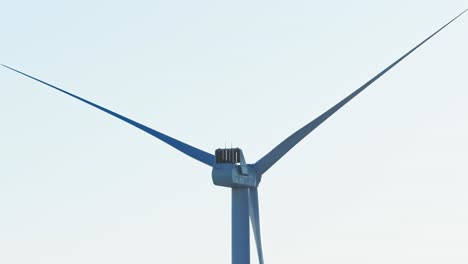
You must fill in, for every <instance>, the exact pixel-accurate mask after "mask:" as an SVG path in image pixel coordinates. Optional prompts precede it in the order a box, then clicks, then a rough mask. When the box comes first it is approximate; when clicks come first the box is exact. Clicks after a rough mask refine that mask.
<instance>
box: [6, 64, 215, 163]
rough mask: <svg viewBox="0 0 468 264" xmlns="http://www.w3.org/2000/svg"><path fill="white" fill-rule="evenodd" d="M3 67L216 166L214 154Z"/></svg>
mask: <svg viewBox="0 0 468 264" xmlns="http://www.w3.org/2000/svg"><path fill="white" fill-rule="evenodd" d="M2 66H4V67H6V68H8V69H10V70H12V71H15V72H17V73H19V74H22V75H24V76H26V77H29V78H31V79H33V80H36V81H38V82H40V83H42V84H45V85H47V86H49V87H52V88H54V89H56V90H58V91H60V92H62V93H64V94H67V95H69V96H71V97H74V98H75V99H78V100H80V101H82V102H84V103H87V104H89V105H91V106H93V107H95V108H97V109H99V110H101V111H103V112H106V113H108V114H110V115H112V116H114V117H116V118H118V119H120V120H122V121H124V122H126V123H128V124H130V125H132V126H134V127H136V128H139V129H141V130H143V131H145V132H146V133H148V134H150V135H152V136H154V137H156V138H158V139H159V140H161V141H163V142H164V143H166V144H168V145H170V146H172V147H173V148H175V149H177V150H179V151H181V152H182V153H184V154H186V155H188V156H190V157H192V158H194V159H196V160H198V161H201V162H203V163H205V164H206V165H208V166H211V167H213V165H214V156H213V155H212V154H210V153H207V152H205V151H203V150H200V149H198V148H195V147H192V146H190V145H188V144H186V143H184V142H182V141H179V140H177V139H175V138H172V137H170V136H168V135H165V134H163V133H161V132H159V131H156V130H154V129H152V128H150V127H147V126H145V125H142V124H140V123H138V122H136V121H134V120H132V119H130V118H127V117H125V116H123V115H120V114H117V113H115V112H113V111H111V110H109V109H106V108H104V107H102V106H100V105H97V104H95V103H93V102H90V101H88V100H86V99H83V98H81V97H79V96H76V95H74V94H72V93H69V92H67V91H65V90H62V89H60V88H58V87H56V86H54V85H52V84H49V83H46V82H44V81H41V80H39V79H37V78H35V77H33V76H31V75H28V74H26V73H23V72H20V71H18V70H15V69H13V68H11V67H9V66H6V65H3V64H2Z"/></svg>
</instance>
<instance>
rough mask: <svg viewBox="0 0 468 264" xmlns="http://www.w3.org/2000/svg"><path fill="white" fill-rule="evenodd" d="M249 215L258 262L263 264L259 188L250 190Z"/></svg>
mask: <svg viewBox="0 0 468 264" xmlns="http://www.w3.org/2000/svg"><path fill="white" fill-rule="evenodd" d="M249 215H250V221H251V223H252V229H253V233H254V236H255V245H256V246H257V253H258V262H259V263H260V264H263V250H262V238H261V236H260V213H259V206H258V190H257V188H256V187H255V188H249Z"/></svg>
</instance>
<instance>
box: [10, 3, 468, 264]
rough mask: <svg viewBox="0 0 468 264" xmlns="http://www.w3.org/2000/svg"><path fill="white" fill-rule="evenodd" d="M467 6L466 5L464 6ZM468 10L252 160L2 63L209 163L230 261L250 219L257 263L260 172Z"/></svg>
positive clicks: (245, 243) (242, 262) (244, 254)
mask: <svg viewBox="0 0 468 264" xmlns="http://www.w3.org/2000/svg"><path fill="white" fill-rule="evenodd" d="M467 10H468V9H467ZM467 10H465V11H463V12H462V13H460V14H459V15H458V16H456V17H455V18H453V19H452V20H450V21H449V22H448V23H447V24H445V25H444V26H442V27H441V28H440V29H438V30H437V31H435V32H434V33H433V34H432V35H430V36H429V37H427V38H426V39H425V40H423V41H422V42H421V43H419V44H418V45H416V46H415V47H414V48H412V49H411V50H409V51H408V52H407V53H405V54H404V55H403V56H401V57H400V58H399V59H397V60H396V61H395V62H393V63H392V64H390V65H389V66H388V67H387V68H385V69H384V70H382V71H381V72H379V73H378V74H377V75H375V76H374V77H372V79H370V80H369V81H367V82H366V83H365V84H363V85H362V86H361V87H359V88H358V89H357V90H355V91H354V92H352V93H351V94H350V95H348V96H347V97H345V98H344V99H343V100H341V101H340V102H338V103H337V104H336V105H334V106H333V107H331V108H330V109H328V110H327V111H325V112H324V113H323V114H321V115H320V116H318V117H317V118H315V119H314V120H312V121H311V122H310V123H308V124H306V125H305V126H304V127H302V128H301V129H299V130H297V131H296V132H294V133H293V134H292V135H290V136H289V137H287V138H286V139H285V140H284V141H283V142H281V143H280V144H279V145H277V146H276V147H274V148H273V149H272V150H271V151H270V152H268V153H267V154H266V155H265V156H263V157H262V158H261V159H260V160H258V161H257V162H255V163H251V164H249V163H247V162H246V161H245V159H244V155H243V153H242V150H241V149H239V148H229V149H226V148H224V149H217V150H216V151H215V154H214V155H213V154H210V153H208V152H205V151H203V150H200V149H198V148H196V147H193V146H191V145H189V144H187V143H184V142H182V141H179V140H177V139H175V138H173V137H170V136H168V135H166V134H163V133H161V132H159V131H157V130H154V129H152V128H150V127H147V126H145V125H143V124H141V123H138V122H136V121H134V120H132V119H130V118H128V117H125V116H123V115H120V114H118V113H116V112H113V111H111V110H109V109H107V108H104V107H102V106H100V105H98V104H95V103H93V102H91V101H88V100H86V99H84V98H82V97H79V96H77V95H74V94H72V93H70V92H67V91H65V90H63V89H61V88H59V87H57V86H54V85H52V84H49V83H47V82H44V81H42V80H40V79H37V78H35V77H33V76H31V75H28V74H26V73H23V72H21V71H19V70H16V69H13V68H11V67H9V66H6V65H3V64H2V66H4V67H6V68H8V69H10V70H12V71H15V72H17V73H19V74H22V75H24V76H26V77H29V78H31V79H33V80H36V81H38V82H40V83H42V84H45V85H47V86H49V87H51V88H54V89H56V90H58V91H60V92H62V93H64V94H67V95H69V96H71V97H74V98H75V99H78V100H80V101H82V102H84V103H86V104H88V105H91V106H93V107H95V108H97V109H99V110H101V111H103V112H106V113H108V114H110V115H112V116H114V117H116V118H118V119H120V120H122V121H124V122H126V123H128V124H130V125H132V126H134V127H136V128H139V129H141V130H143V131H145V132H146V133H148V134H150V135H152V136H154V137H156V138H158V139H159V140H161V141H163V142H165V143H166V144H168V145H170V146H172V147H173V148H175V149H177V150H179V151H181V152H182V153H184V154H186V155H188V156H190V157H192V158H193V159H196V160H198V161H200V162H202V163H204V164H206V165H208V166H210V167H212V180H213V183H214V184H215V185H217V186H223V187H228V188H230V189H231V193H232V198H231V199H232V205H231V206H232V219H231V221H232V223H231V224H232V229H231V232H232V234H231V240H232V243H231V246H232V263H233V264H248V263H250V238H249V235H250V233H249V232H250V231H249V228H250V226H249V219H250V221H251V225H252V228H253V234H254V237H255V244H256V248H257V254H258V260H259V263H261V264H263V263H264V261H263V251H262V242H261V238H260V215H259V202H258V189H257V188H258V185H259V184H260V181H261V179H262V176H263V174H264V173H265V172H266V171H268V169H270V168H271V166H273V165H274V164H275V163H276V162H277V161H278V160H280V159H281V158H282V157H283V156H284V155H285V154H286V153H287V152H288V151H289V150H291V149H292V148H293V147H294V146H295V145H296V144H297V143H299V142H300V141H301V140H302V139H303V138H305V137H306V136H307V135H308V134H309V133H310V132H312V131H313V130H314V129H315V128H317V127H318V126H319V125H320V124H322V123H323V122H324V121H325V120H327V119H328V118H329V117H330V116H332V115H333V114H334V113H335V112H336V111H338V110H339V109H340V108H341V107H343V106H344V105H346V104H347V103H348V102H349V101H351V99H353V98H354V97H355V96H357V95H358V94H359V93H361V92H362V91H364V90H365V89H366V88H367V87H368V86H369V85H371V84H372V83H373V82H375V81H376V80H377V79H379V78H380V77H381V76H382V75H384V74H385V73H386V72H388V71H389V70H390V69H392V68H393V67H394V66H395V65H397V64H398V63H400V62H401V61H402V60H403V59H405V58H406V57H407V56H408V55H410V54H411V53H412V52H414V51H415V50H416V49H417V48H419V47H420V46H421V45H423V44H424V43H426V41H428V40H429V39H431V38H432V37H433V36H435V35H436V34H437V33H439V32H440V31H441V30H442V29H444V28H445V27H446V26H448V25H449V24H450V23H452V22H453V21H454V20H455V19H457V18H458V17H460V16H461V15H462V14H464V13H465V12H466V11H467Z"/></svg>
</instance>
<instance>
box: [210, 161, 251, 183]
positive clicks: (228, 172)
mask: <svg viewBox="0 0 468 264" xmlns="http://www.w3.org/2000/svg"><path fill="white" fill-rule="evenodd" d="M211 176H212V178H213V183H214V184H215V185H218V186H224V187H230V188H240V187H257V185H258V182H259V177H258V176H257V174H256V173H255V172H254V170H253V168H250V169H249V172H248V174H247V175H243V174H242V173H241V167H240V166H239V165H236V164H227V163H224V164H216V165H215V166H214V167H213V171H212V173H211Z"/></svg>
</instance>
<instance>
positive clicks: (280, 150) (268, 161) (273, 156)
mask: <svg viewBox="0 0 468 264" xmlns="http://www.w3.org/2000/svg"><path fill="white" fill-rule="evenodd" d="M467 10H468V9H466V10H465V11H463V12H462V13H460V14H459V15H458V16H456V17H455V18H454V19H452V20H450V21H449V22H448V23H447V24H445V25H444V26H443V27H441V28H440V29H438V30H437V31H436V32H434V33H433V34H432V35H430V36H429V37H427V38H426V39H425V40H423V41H422V42H421V43H419V44H418V45H416V46H415V47H414V48H412V49H411V50H410V51H408V52H407V53H406V54H405V55H403V56H402V57H400V58H399V59H398V60H396V61H395V62H393V63H392V64H390V65H389V66H388V67H387V68H385V69H384V70H383V71H381V72H380V73H378V74H377V75H376V76H374V77H373V78H372V79H370V80H369V81H367V82H366V83H365V84H363V85H362V86H361V87H359V88H358V89H357V90H356V91H354V92H353V93H351V94H350V95H348V96H347V97H346V98H344V99H343V100H342V101H340V102H339V103H337V104H336V105H335V106H333V107H332V108H330V109H328V110H327V111H326V112H324V113H323V114H322V115H320V116H319V117H317V118H316V119H314V120H312V121H311V122H310V123H308V124H307V125H305V126H304V127H302V128H301V129H299V130H297V131H296V132H295V133H294V134H292V135H290V136H289V137H288V138H286V139H285V140H284V141H283V142H281V143H280V144H279V145H278V146H276V147H275V148H273V149H272V150H271V151H270V152H268V153H267V154H266V155H265V156H263V157H262V158H261V159H260V160H258V161H257V162H256V163H255V164H254V167H255V169H256V170H257V173H258V174H260V175H261V174H263V173H265V172H266V171H267V170H268V169H269V168H270V167H271V166H273V164H275V163H276V162H277V161H278V160H279V159H281V158H282V157H283V156H284V155H285V154H286V153H287V152H288V151H289V150H291V149H292V148H293V147H294V146H295V145H296V144H297V143H299V142H300V141H301V140H302V139H303V138H305V137H306V136H307V135H308V134H309V133H310V132H312V131H313V130H314V129H315V128H317V127H318V126H319V125H320V124H322V123H323V122H324V121H325V120H327V119H328V118H329V117H330V116H332V115H333V114H334V113H335V112H336V111H338V110H339V109H340V108H341V107H343V106H344V105H345V104H347V103H348V102H349V101H351V99H353V98H354V97H355V96H356V95H358V94H359V93H361V92H362V91H364V89H366V88H367V87H368V86H369V85H371V84H372V83H373V82H375V81H376V80H377V79H379V78H380V77H381V76H382V75H384V74H385V73H386V72H387V71H389V70H390V69H391V68H393V67H394V66H395V65H397V64H398V63H400V62H401V61H402V60H403V59H405V58H406V57H407V56H408V55H410V54H411V53H413V51H415V50H416V49H417V48H419V47H420V46H421V45H423V44H424V43H426V41H428V40H429V39H431V38H432V37H433V36H435V35H436V34H437V33H439V32H440V31H441V30H442V29H444V28H445V27H446V26H448V25H449V24H450V23H452V22H453V21H454V20H455V19H457V18H458V17H460V16H461V15H463V14H464V13H465V12H466V11H467Z"/></svg>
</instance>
